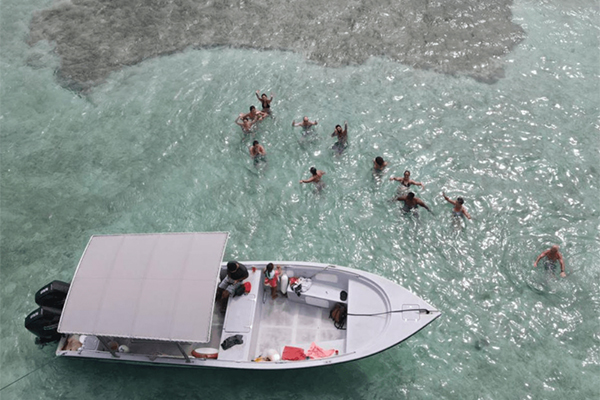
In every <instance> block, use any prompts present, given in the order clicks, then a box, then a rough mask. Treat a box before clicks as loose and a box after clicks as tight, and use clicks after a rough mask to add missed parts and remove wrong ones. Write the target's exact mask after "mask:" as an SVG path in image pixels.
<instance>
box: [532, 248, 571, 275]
mask: <svg viewBox="0 0 600 400" xmlns="http://www.w3.org/2000/svg"><path fill="white" fill-rule="evenodd" d="M544 257H546V262H545V263H544V268H545V269H546V270H547V271H552V272H554V268H555V267H556V262H557V261H558V262H559V264H560V276H561V277H563V278H566V277H567V274H566V273H565V261H564V260H563V256H562V254H560V251H558V246H557V245H554V246H552V247H550V248H549V249H548V250H546V251H544V252H542V254H540V255H539V256H538V258H536V260H535V261H534V262H533V266H534V267H537V264H538V261H540V260H541V259H542V258H544Z"/></svg>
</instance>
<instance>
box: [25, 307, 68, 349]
mask: <svg viewBox="0 0 600 400" xmlns="http://www.w3.org/2000/svg"><path fill="white" fill-rule="evenodd" d="M60 314H61V310H59V309H58V308H52V307H44V306H42V307H39V308H38V309H37V310H35V311H32V312H31V313H30V314H29V315H28V316H27V318H25V328H27V329H28V330H29V331H30V332H31V333H33V334H34V335H36V336H37V338H36V340H35V342H36V343H38V344H45V343H50V342H54V341H57V340H59V339H60V337H61V335H60V333H58V330H57V329H58V322H59V321H60Z"/></svg>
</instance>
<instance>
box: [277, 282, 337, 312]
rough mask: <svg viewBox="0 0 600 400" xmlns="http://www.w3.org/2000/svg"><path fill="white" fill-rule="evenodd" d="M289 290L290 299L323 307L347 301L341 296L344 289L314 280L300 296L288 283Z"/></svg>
mask: <svg viewBox="0 0 600 400" xmlns="http://www.w3.org/2000/svg"><path fill="white" fill-rule="evenodd" d="M287 292H288V299H289V300H291V301H295V302H299V303H306V304H308V305H311V306H316V307H321V308H331V307H333V305H334V304H335V303H346V302H347V300H342V299H341V298H340V293H341V292H342V289H340V288H337V287H334V286H331V285H327V284H323V283H319V282H314V281H313V282H312V285H311V286H310V288H309V289H308V290H307V291H306V292H301V293H300V296H298V295H297V294H296V293H294V291H293V290H292V288H291V286H290V285H288V291H287Z"/></svg>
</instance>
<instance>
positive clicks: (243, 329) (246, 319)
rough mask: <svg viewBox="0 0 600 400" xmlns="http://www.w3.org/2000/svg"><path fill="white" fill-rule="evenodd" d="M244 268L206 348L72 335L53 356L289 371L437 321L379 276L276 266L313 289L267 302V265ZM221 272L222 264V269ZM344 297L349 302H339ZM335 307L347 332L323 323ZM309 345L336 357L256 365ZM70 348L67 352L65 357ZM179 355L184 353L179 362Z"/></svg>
mask: <svg viewBox="0 0 600 400" xmlns="http://www.w3.org/2000/svg"><path fill="white" fill-rule="evenodd" d="M242 263H243V264H245V265H246V266H247V267H248V270H249V273H250V277H249V278H248V281H250V282H251V284H252V291H251V292H250V293H249V294H246V295H243V296H240V297H237V298H234V299H230V300H229V303H228V306H227V311H226V314H224V315H223V314H221V313H220V311H219V310H218V307H215V308H216V310H215V312H214V319H213V326H212V334H211V336H212V337H211V341H210V342H209V343H180V344H179V346H180V347H179V348H178V347H177V345H176V344H174V343H172V342H157V341H139V340H138V341H136V340H131V339H127V338H105V340H104V343H107V341H109V340H110V341H111V342H112V343H114V345H115V347H117V345H118V346H124V347H122V348H121V349H126V351H127V352H118V351H116V352H114V351H113V352H112V353H111V352H110V351H109V350H108V349H107V348H106V347H105V346H104V345H103V344H102V343H101V342H100V341H99V340H97V338H95V337H90V336H87V338H85V340H83V341H84V343H79V342H76V343H77V344H76V345H75V346H74V347H73V346H71V345H70V343H69V339H71V342H73V341H75V340H74V339H77V336H76V335H70V336H65V337H63V339H62V340H61V341H60V343H59V346H58V349H57V351H56V354H57V355H58V356H63V357H80V358H93V359H98V360H111V361H121V362H128V363H143V364H151V365H171V366H185V367H211V368H237V369H266V370H272V369H295V368H308V367H317V366H323V365H332V364H338V363H344V362H349V361H354V360H357V359H360V358H364V357H368V356H370V355H373V354H376V353H379V352H381V351H384V350H386V349H388V348H390V347H392V346H394V345H396V344H398V343H401V342H402V341H404V340H406V339H408V338H409V337H410V336H412V335H414V334H415V333H417V332H419V331H420V330H421V329H423V328H424V327H425V326H427V325H428V324H429V323H431V322H432V321H433V320H435V319H436V318H438V317H439V316H440V312H439V311H437V310H435V309H434V307H432V306H431V305H429V304H428V303H426V302H425V301H424V300H422V299H420V298H419V297H417V296H415V295H414V294H412V293H410V292H409V291H408V290H406V289H404V288H403V287H401V286H399V285H397V284H395V283H393V282H391V281H389V280H387V279H385V278H382V277H380V276H377V275H374V274H371V273H368V272H364V271H360V270H355V269H350V268H345V267H339V266H332V265H327V264H319V263H307V262H288V261H284V262H275V263H274V264H276V265H281V267H282V271H283V274H285V275H286V276H287V277H289V278H291V277H310V278H311V283H312V286H311V288H309V289H308V291H306V292H301V293H300V295H297V294H296V293H294V292H288V293H287V297H285V296H283V295H282V294H281V293H279V296H278V298H277V299H272V298H271V292H270V288H268V287H267V288H266V287H265V286H264V285H263V279H264V274H263V271H264V268H265V266H266V264H267V262H265V261H258V262H246V261H244V262H242ZM222 268H225V264H223V265H222ZM342 291H343V292H346V294H347V299H345V300H342V298H343V297H344V296H342V298H340V294H341V292H342ZM336 303H343V304H345V305H346V306H347V310H348V317H347V321H346V326H345V330H337V329H336V328H335V327H334V326H333V321H331V320H330V319H328V316H329V311H330V309H331V308H332V307H333V306H334V305H335V304H336ZM235 335H239V337H241V338H242V341H243V343H241V344H238V345H235V346H233V347H231V348H230V349H227V350H224V349H223V348H222V347H221V346H220V344H221V343H222V342H223V341H224V340H225V339H227V338H228V337H231V336H235ZM311 343H315V344H316V345H318V346H319V347H320V348H322V349H325V350H330V349H331V350H336V352H335V353H334V354H333V355H331V356H329V357H327V358H319V359H303V360H298V361H288V360H279V361H262V362H257V361H255V360H256V359H257V358H258V357H259V356H260V355H264V354H265V352H266V351H268V350H271V351H272V350H275V351H276V352H277V353H278V354H279V355H282V353H283V349H284V347H285V346H293V347H297V348H301V349H304V350H307V349H308V348H309V346H310V345H311ZM68 347H70V348H71V349H72V350H68V349H67V348H68ZM207 347H210V348H214V349H217V350H218V356H217V358H216V359H215V358H196V357H194V356H193V355H192V352H193V350H195V349H198V348H207ZM180 349H182V350H183V352H184V353H185V356H184V355H183V353H182V352H181V351H179V350H180Z"/></svg>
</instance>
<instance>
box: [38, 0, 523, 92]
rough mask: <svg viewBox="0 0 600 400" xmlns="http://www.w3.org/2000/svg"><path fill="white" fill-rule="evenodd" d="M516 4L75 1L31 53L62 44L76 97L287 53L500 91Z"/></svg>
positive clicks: (58, 13)
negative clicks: (162, 61)
mask: <svg viewBox="0 0 600 400" xmlns="http://www.w3.org/2000/svg"><path fill="white" fill-rule="evenodd" d="M511 4H512V0H500V1H495V2H490V3H489V4H486V3H482V2H479V1H477V0H448V1H441V0H438V1H430V0H405V1H389V0H388V1H372V2H368V1H345V0H344V1H342V0H332V1H327V2H323V1H315V0H309V1H302V2H291V1H273V0H262V1H252V2H250V1H240V0H219V1H208V2H205V3H200V2H196V1H192V0H133V1H129V0H127V1H126V0H116V1H115V0H110V1H109V0H73V1H71V2H58V3H55V5H54V6H52V7H51V8H49V9H46V10H42V11H40V12H37V13H35V14H34V16H33V18H32V20H31V24H30V38H29V42H30V44H31V45H34V44H35V43H37V42H39V41H40V40H47V41H49V42H52V43H54V44H55V46H56V48H55V51H56V52H57V53H58V54H59V55H60V57H61V65H60V68H59V70H58V79H59V80H60V81H61V83H62V84H63V85H65V86H68V87H70V88H72V89H74V90H82V89H86V88H90V87H92V86H94V85H97V84H99V83H101V82H102V81H103V80H104V79H105V78H106V77H107V76H108V75H109V74H110V73H111V72H113V71H116V70H119V69H121V68H123V67H124V66H128V65H134V64H137V63H139V62H141V61H143V60H145V59H148V58H152V57H157V56H161V55H168V54H172V53H175V52H179V51H182V50H184V49H186V48H189V47H193V48H208V47H215V46H231V47H234V48H255V49H264V50H286V51H294V52H297V53H299V54H302V55H303V56H304V57H305V58H306V59H308V60H311V61H313V62H316V63H318V64H320V65H324V66H329V67H338V66H343V65H348V64H361V63H363V62H365V61H366V60H367V59H368V58H369V57H372V56H378V57H388V58H390V59H392V60H395V61H397V62H400V63H403V64H406V65H410V66H413V67H415V68H421V69H429V70H433V71H436V72H440V73H445V74H450V75H467V76H471V77H473V78H474V79H477V80H479V81H483V82H490V83H491V82H496V81H497V80H498V79H499V78H501V77H502V76H503V75H504V73H503V63H502V60H501V57H502V56H503V55H505V54H506V53H507V52H509V51H510V50H511V49H512V48H513V47H514V46H515V45H516V44H517V43H519V42H520V41H521V40H522V39H523V36H524V31H523V29H522V28H521V27H520V26H518V25H516V24H514V23H513V22H512V21H511V19H512V13H511V10H510V6H511Z"/></svg>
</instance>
